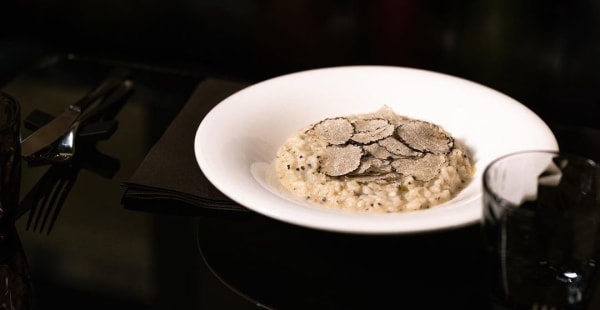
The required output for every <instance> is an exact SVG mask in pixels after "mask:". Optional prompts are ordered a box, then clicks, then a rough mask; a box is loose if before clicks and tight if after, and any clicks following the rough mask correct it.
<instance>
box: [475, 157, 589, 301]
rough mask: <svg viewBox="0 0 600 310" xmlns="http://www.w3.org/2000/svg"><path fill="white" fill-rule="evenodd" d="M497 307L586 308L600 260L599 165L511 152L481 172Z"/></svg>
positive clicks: (490, 274) (484, 224)
mask: <svg viewBox="0 0 600 310" xmlns="http://www.w3.org/2000/svg"><path fill="white" fill-rule="evenodd" d="M483 190H484V192H483V217H482V222H481V223H482V227H483V231H484V238H485V245H486V250H487V253H488V265H487V276H488V280H489V283H488V284H489V286H488V287H489V292H490V298H491V302H492V308H494V309H586V303H587V301H588V300H589V297H590V294H591V291H592V290H591V289H590V288H591V287H593V286H594V285H595V279H596V265H597V263H598V258H599V254H600V165H599V164H598V163H596V162H595V161H593V160H591V159H589V158H584V157H581V156H578V155H574V154H564V153H561V152H558V151H523V152H518V153H513V154H508V155H506V156H503V157H501V158H498V159H496V160H495V161H493V162H492V163H490V164H489V165H488V167H487V168H486V169H485V171H484V174H483Z"/></svg>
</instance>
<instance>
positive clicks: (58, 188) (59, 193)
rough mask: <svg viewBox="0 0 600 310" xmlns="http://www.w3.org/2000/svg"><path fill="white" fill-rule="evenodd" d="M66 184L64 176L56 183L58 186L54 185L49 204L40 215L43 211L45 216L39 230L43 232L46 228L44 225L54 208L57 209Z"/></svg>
mask: <svg viewBox="0 0 600 310" xmlns="http://www.w3.org/2000/svg"><path fill="white" fill-rule="evenodd" d="M65 184H66V180H65V179H63V178H60V179H59V180H58V182H57V184H56V186H55V187H54V189H53V191H52V196H51V198H50V201H49V202H48V204H46V206H45V210H40V215H41V214H42V211H45V212H43V213H44V216H43V218H42V225H41V226H40V230H39V232H40V233H41V232H42V231H43V230H44V227H45V226H46V222H47V221H48V218H49V217H50V214H51V212H52V210H56V205H55V203H56V201H57V199H58V198H59V197H62V196H63V195H62V194H63V193H64V191H63V189H64V187H65ZM34 231H35V228H34Z"/></svg>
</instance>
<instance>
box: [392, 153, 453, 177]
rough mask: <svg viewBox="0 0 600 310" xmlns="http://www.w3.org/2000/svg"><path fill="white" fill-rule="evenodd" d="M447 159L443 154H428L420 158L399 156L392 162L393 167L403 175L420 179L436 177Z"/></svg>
mask: <svg viewBox="0 0 600 310" xmlns="http://www.w3.org/2000/svg"><path fill="white" fill-rule="evenodd" d="M445 161H446V158H445V157H444V156H443V155H433V154H426V155H425V156H423V157H420V158H399V159H396V160H394V161H393V162H392V167H393V168H394V170H395V171H396V172H398V173H401V174H403V175H407V176H408V175H412V176H414V177H415V179H417V180H420V181H429V180H431V179H433V178H435V177H436V176H437V175H438V173H439V172H440V169H441V168H442V165H443V164H444V162H445Z"/></svg>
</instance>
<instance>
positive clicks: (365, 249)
mask: <svg viewBox="0 0 600 310" xmlns="http://www.w3.org/2000/svg"><path fill="white" fill-rule="evenodd" d="M112 65H114V63H110V62H107V61H104V60H99V59H87V58H81V57H77V56H73V55H71V56H69V55H66V56H63V55H58V56H48V57H45V58H43V60H42V61H41V62H39V63H35V64H32V65H31V67H30V68H29V69H27V70H25V71H23V72H21V73H20V74H18V75H17V76H16V77H15V78H14V79H12V80H11V81H9V82H8V83H6V84H5V85H4V86H3V88H2V90H3V91H5V92H7V93H9V94H11V95H13V96H14V97H16V98H17V99H18V100H19V102H20V103H21V105H22V118H26V116H27V115H28V114H29V113H30V112H32V111H33V110H34V109H41V110H44V111H45V112H47V113H50V114H56V113H58V112H59V111H61V110H62V109H63V108H64V107H65V103H67V102H73V101H74V100H76V99H78V98H79V97H80V96H82V95H83V94H84V93H85V91H86V90H87V89H89V88H90V87H91V86H92V85H93V84H94V83H95V82H97V81H98V79H100V78H101V77H102V76H103V74H104V73H105V72H106V70H107V68H108V67H110V66H112ZM127 65H128V66H130V68H131V69H132V79H133V81H134V88H135V91H134V93H133V95H132V97H131V98H130V99H129V100H128V102H127V103H126V104H125V105H124V106H123V108H122V110H121V111H120V112H119V114H118V116H117V120H118V122H119V123H118V124H119V127H118V129H117V131H116V132H115V133H114V134H113V135H112V136H111V137H110V139H107V140H103V141H99V142H98V144H97V148H96V149H97V151H98V153H99V154H100V155H101V156H96V157H93V158H94V159H90V162H87V163H85V162H84V163H83V164H82V165H81V166H80V167H79V168H80V169H78V170H77V179H76V183H75V185H74V186H73V188H72V190H71V192H70V193H69V195H68V196H67V199H66V201H65V203H64V205H63V207H62V209H61V212H60V215H59V217H58V218H57V220H56V223H55V226H54V227H53V230H52V232H51V233H50V234H43V233H38V232H33V231H31V229H30V230H27V229H26V224H27V223H26V222H27V214H25V215H24V216H22V217H21V218H19V219H18V220H17V223H16V226H17V231H18V236H19V238H20V240H21V242H22V245H23V249H24V254H25V257H26V259H27V262H28V265H29V268H30V274H31V279H32V283H33V286H34V289H35V296H36V300H37V303H38V304H39V305H40V308H41V309H58V308H59V307H62V306H67V305H68V306H73V307H75V308H81V309H106V308H111V307H117V306H122V307H123V306H124V307H125V308H127V309H256V308H263V307H264V308H274V309H319V308H321V309H367V308H378V306H383V305H386V306H393V307H394V308H402V307H403V306H407V305H411V304H415V303H417V304H420V305H422V306H431V307H441V306H443V307H450V308H457V309H458V308H460V309H482V308H485V307H484V306H483V305H484V298H483V296H482V289H483V287H482V285H481V277H482V274H481V264H482V259H481V256H480V255H481V253H480V251H479V249H480V247H479V242H480V241H481V240H480V239H479V238H480V235H479V227H478V225H471V226H467V227H462V228H457V229H454V230H448V231H441V232H431V233H426V234H414V235H400V236H360V235H347V234H338V233H330V232H324V231H316V230H311V229H306V228H302V227H296V226H291V225H288V224H284V223H281V222H278V221H274V220H271V219H268V218H265V217H263V216H261V215H258V214H254V213H240V212H227V211H223V212H219V211H216V212H204V213H202V214H198V215H196V216H191V215H189V214H188V215H174V214H160V213H152V212H142V211H136V210H132V209H130V208H127V206H124V205H123V204H122V203H121V198H122V196H123V193H124V188H123V187H122V186H121V182H123V181H125V180H127V179H128V178H129V177H130V176H131V175H132V174H133V173H134V171H135V169H136V168H137V167H138V165H139V164H140V162H141V161H142V160H143V159H144V157H145V155H146V154H147V153H148V151H149V150H150V148H151V147H152V146H153V144H154V143H155V142H156V141H157V139H159V138H160V136H161V135H162V133H163V132H164V130H165V129H166V128H167V127H168V125H169V124H170V122H171V120H172V119H173V118H174V117H175V116H176V115H177V113H178V112H179V110H180V109H181V107H182V106H183V104H184V103H185V102H186V100H187V98H188V97H189V96H190V94H191V93H192V91H193V90H194V88H195V87H196V86H197V85H198V84H199V83H201V82H202V81H203V79H204V78H206V76H203V75H199V74H198V75H196V74H190V72H183V71H178V70H168V69H165V68H161V67H155V66H139V65H134V64H127ZM247 82H252V81H247ZM549 125H550V127H551V128H552V130H553V131H554V132H555V135H556V136H557V138H558V140H559V143H560V146H561V148H562V149H563V150H567V151H573V152H578V153H582V154H585V155H588V156H591V157H593V158H595V159H600V144H599V142H598V141H600V131H598V130H597V129H594V128H587V127H583V126H581V127H579V126H574V125H573V124H569V125H564V124H560V123H550V124H549ZM28 133H29V131H28V130H27V129H25V128H24V129H23V135H26V134H28ZM96 155H98V154H96ZM90 158H92V157H90ZM47 169H48V166H32V165H28V163H26V162H23V179H22V187H21V192H22V193H21V195H22V196H24V195H26V194H27V193H28V192H29V190H30V189H31V188H33V186H34V185H35V184H36V182H38V181H39V180H40V178H41V176H42V175H43V174H44V172H46V171H47ZM596 304H597V303H596Z"/></svg>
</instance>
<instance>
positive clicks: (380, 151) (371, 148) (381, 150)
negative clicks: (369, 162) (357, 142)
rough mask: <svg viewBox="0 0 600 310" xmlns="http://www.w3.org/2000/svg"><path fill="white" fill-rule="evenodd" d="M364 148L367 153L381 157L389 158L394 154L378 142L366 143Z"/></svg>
mask: <svg viewBox="0 0 600 310" xmlns="http://www.w3.org/2000/svg"><path fill="white" fill-rule="evenodd" d="M386 139H389V138H386ZM380 142H381V141H380ZM363 149H364V150H365V151H367V153H369V154H371V156H373V157H375V158H379V159H387V158H390V157H392V155H393V154H392V153H390V151H388V150H387V149H386V148H385V147H383V146H381V145H379V144H378V143H371V144H367V145H364V146H363Z"/></svg>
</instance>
